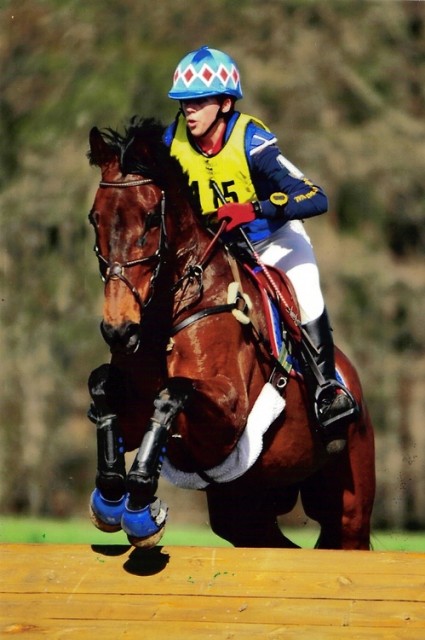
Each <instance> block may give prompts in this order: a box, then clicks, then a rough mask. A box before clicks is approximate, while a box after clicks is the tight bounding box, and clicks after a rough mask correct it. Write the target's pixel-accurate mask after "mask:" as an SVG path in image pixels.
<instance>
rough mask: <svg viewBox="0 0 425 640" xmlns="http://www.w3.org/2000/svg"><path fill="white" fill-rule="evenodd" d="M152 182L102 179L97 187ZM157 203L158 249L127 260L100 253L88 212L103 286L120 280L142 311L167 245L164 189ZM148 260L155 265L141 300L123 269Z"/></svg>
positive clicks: (134, 185)
mask: <svg viewBox="0 0 425 640" xmlns="http://www.w3.org/2000/svg"><path fill="white" fill-rule="evenodd" d="M152 183H153V180H152V178H140V179H138V180H129V181H127V182H126V181H116V182H106V181H105V180H102V181H101V182H99V187H106V188H107V187H112V188H116V189H123V188H127V187H140V186H143V185H146V184H152ZM159 204H160V207H161V209H160V223H159V243H158V249H157V250H156V251H155V252H154V253H153V254H152V255H150V256H146V257H144V258H137V259H136V260H127V262H117V261H116V260H114V261H111V260H109V259H108V258H106V257H105V256H104V255H103V254H102V253H101V251H100V248H99V245H98V231H97V226H96V224H95V221H94V219H93V216H92V214H89V220H90V222H91V223H92V225H93V226H94V228H95V231H96V243H95V245H94V252H95V254H96V256H97V259H98V261H99V270H100V275H101V278H102V280H103V282H104V283H105V286H106V285H107V284H108V282H110V281H111V280H120V281H121V282H123V283H124V284H125V285H126V287H128V288H129V289H130V291H131V293H132V294H133V296H134V298H135V300H136V302H137V304H138V305H139V307H140V310H141V311H144V310H145V309H146V307H147V306H148V305H149V303H150V302H151V300H152V298H153V295H154V291H155V283H156V280H157V278H158V275H159V271H160V268H161V264H162V256H163V253H164V251H165V250H166V249H167V247H168V242H167V231H166V228H165V193H164V191H161V200H160V202H159ZM150 262H156V265H155V267H154V269H153V271H152V276H151V279H150V283H149V295H148V297H147V299H146V300H145V301H143V300H142V297H141V295H140V293H139V292H138V290H137V288H136V287H135V285H134V284H132V282H131V281H130V280H129V279H128V278H127V276H126V275H125V270H126V269H129V268H131V267H135V266H136V265H141V264H148V263H150ZM102 267H103V268H102ZM105 268H106V269H105Z"/></svg>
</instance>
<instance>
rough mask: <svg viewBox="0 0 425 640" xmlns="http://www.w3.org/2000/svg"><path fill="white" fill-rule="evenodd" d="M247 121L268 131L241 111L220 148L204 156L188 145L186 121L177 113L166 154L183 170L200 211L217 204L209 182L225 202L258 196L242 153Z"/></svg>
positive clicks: (214, 208) (210, 209) (213, 209)
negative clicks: (214, 152)
mask: <svg viewBox="0 0 425 640" xmlns="http://www.w3.org/2000/svg"><path fill="white" fill-rule="evenodd" d="M250 122H255V124H257V125H259V126H260V127H261V128H262V129H265V130H266V131H268V129H267V127H266V126H265V125H264V124H263V123H262V122H261V121H260V120H257V119H256V118H253V117H252V116H248V115H246V114H243V113H241V114H240V115H239V117H238V119H237V121H236V124H235V126H234V127H233V131H232V132H231V134H230V136H229V139H228V140H227V142H226V143H225V144H224V146H223V148H222V149H221V151H219V152H218V153H217V154H216V155H215V156H212V157H207V156H204V155H202V153H200V152H199V151H197V150H196V149H194V148H193V147H192V145H191V144H190V142H189V140H188V136H187V128H186V121H185V119H184V117H183V116H181V115H180V116H179V118H178V121H177V127H176V131H175V134H174V139H173V141H172V143H171V148H170V153H171V155H172V156H174V157H175V158H177V160H178V161H179V163H180V165H181V166H182V168H183V169H184V171H186V172H187V174H188V176H189V181H190V185H191V187H192V189H193V190H194V192H195V193H196V194H197V195H198V196H199V202H200V205H201V210H202V213H203V214H208V213H212V212H213V211H215V210H216V209H217V208H218V205H219V201H218V200H217V196H216V194H215V192H214V191H213V189H212V187H211V181H214V182H216V183H217V185H218V186H219V188H220V190H221V192H222V193H223V195H224V196H225V198H226V200H227V201H228V202H250V201H251V202H252V201H253V200H257V199H258V198H257V195H256V193H255V188H254V185H253V184H252V180H251V175H250V171H249V166H248V160H247V158H246V155H245V132H246V128H247V125H248V124H249V123H250Z"/></svg>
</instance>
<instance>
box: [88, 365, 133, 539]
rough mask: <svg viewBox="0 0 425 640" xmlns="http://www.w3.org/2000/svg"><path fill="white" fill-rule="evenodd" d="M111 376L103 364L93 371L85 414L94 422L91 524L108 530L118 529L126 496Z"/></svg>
mask: <svg viewBox="0 0 425 640" xmlns="http://www.w3.org/2000/svg"><path fill="white" fill-rule="evenodd" d="M110 376H111V367H110V365H108V364H105V365H101V366H100V367H98V368H97V369H95V370H94V371H92V373H91V374H90V376H89V381H88V386H89V392H90V396H91V398H92V404H91V406H90V409H89V412H88V417H89V419H90V420H91V421H92V422H94V423H95V425H96V439H97V471H96V483H95V484H96V488H95V490H94V491H93V493H92V495H91V498H90V514H91V519H92V521H93V524H94V525H95V526H96V527H97V528H98V529H100V530H101V531H106V532H108V533H112V532H115V531H119V530H120V529H121V516H122V513H123V510H124V504H125V497H126V496H125V492H126V490H125V477H126V469H125V459H124V443H123V438H122V436H121V434H120V429H119V425H118V418H117V415H116V414H115V413H114V412H113V411H112V410H111V408H110V403H109V401H108V394H107V391H106V388H107V385H108V383H110Z"/></svg>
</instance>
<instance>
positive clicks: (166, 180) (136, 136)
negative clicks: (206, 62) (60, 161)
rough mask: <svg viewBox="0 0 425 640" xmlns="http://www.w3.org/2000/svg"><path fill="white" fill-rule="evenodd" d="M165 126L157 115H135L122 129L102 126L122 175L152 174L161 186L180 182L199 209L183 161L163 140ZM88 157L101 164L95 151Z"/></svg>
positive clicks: (102, 132) (103, 133)
mask: <svg viewBox="0 0 425 640" xmlns="http://www.w3.org/2000/svg"><path fill="white" fill-rule="evenodd" d="M164 132H165V126H164V125H163V124H162V123H161V122H160V121H159V120H156V119H155V118H142V117H140V116H133V117H132V118H131V119H130V120H129V122H128V124H127V125H125V127H124V132H123V133H120V132H119V131H116V130H114V129H111V128H110V127H108V128H105V129H102V130H100V134H101V136H102V138H103V140H104V142H105V143H106V144H107V145H108V147H109V149H110V151H111V153H112V154H114V155H116V156H117V157H118V159H119V163H120V169H121V172H122V174H123V175H127V174H130V173H131V174H136V175H143V176H144V177H148V178H152V179H153V180H154V181H155V183H156V184H157V185H158V186H159V187H161V188H162V189H166V188H167V187H168V188H169V187H170V186H171V185H178V190H179V192H180V195H181V196H182V197H185V198H186V199H187V200H188V201H189V203H190V204H191V206H192V208H193V209H194V210H195V211H196V212H199V204H198V202H197V201H196V199H195V198H194V194H193V192H192V189H191V188H190V186H189V178H188V175H187V173H185V172H184V171H183V169H182V168H181V165H180V163H179V162H178V161H177V160H176V159H175V158H174V157H173V156H171V155H170V150H169V148H168V147H167V145H166V144H165V143H164V141H163V136H164ZM87 157H88V159H89V162H90V164H91V165H94V166H100V164H101V163H100V161H99V158H96V157H95V156H94V155H93V153H92V152H90V151H89V152H88V154H87Z"/></svg>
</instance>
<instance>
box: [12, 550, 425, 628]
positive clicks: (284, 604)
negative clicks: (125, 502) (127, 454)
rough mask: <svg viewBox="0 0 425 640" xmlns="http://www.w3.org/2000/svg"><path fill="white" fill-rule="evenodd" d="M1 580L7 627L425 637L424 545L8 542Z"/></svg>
mask: <svg viewBox="0 0 425 640" xmlns="http://www.w3.org/2000/svg"><path fill="white" fill-rule="evenodd" d="M0 592H1V593H2V596H1V599H0V637H10V636H12V635H14V636H16V637H19V636H21V637H23V636H25V638H31V640H34V639H35V638H45V637H49V638H58V639H59V638H61V639H62V638H64V637H66V638H71V639H72V638H75V639H77V638H78V640H89V638H90V640H91V638H93V637H96V636H97V635H98V636H99V637H102V640H108V639H109V638H111V639H113V640H119V639H120V638H135V639H136V638H139V637H140V636H141V635H143V636H146V635H150V636H151V637H153V638H155V640H162V639H164V640H170V637H171V636H172V637H173V640H174V639H176V638H177V639H179V638H181V639H182V640H192V639H194V638H197V639H198V638H201V637H202V638H203V640H204V638H223V640H224V639H225V638H226V639H228V638H242V639H244V638H247V639H248V638H249V640H256V638H262V639H263V638H268V637H270V638H284V639H285V640H292V638H295V637H296V638H297V640H298V639H299V638H300V637H306V638H314V640H322V639H323V640H337V639H338V640H340V639H344V638H347V640H352V639H358V640H366V638H367V640H370V638H373V639H374V640H381V638H382V640H384V638H385V640H391V639H394V640H404V639H405V638H409V640H416V639H417V640H419V639H420V640H423V638H424V637H425V607H424V604H423V603H424V600H425V554H405V553H390V552H388V553H387V552H384V553H376V552H347V551H317V550H298V549H297V550H274V549H232V548H224V547H223V548H198V547H192V548H191V547H163V548H161V547H158V548H156V549H154V550H152V551H150V552H142V551H140V550H134V549H131V548H129V547H96V548H93V549H92V548H90V547H88V546H84V545H1V546H0Z"/></svg>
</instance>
